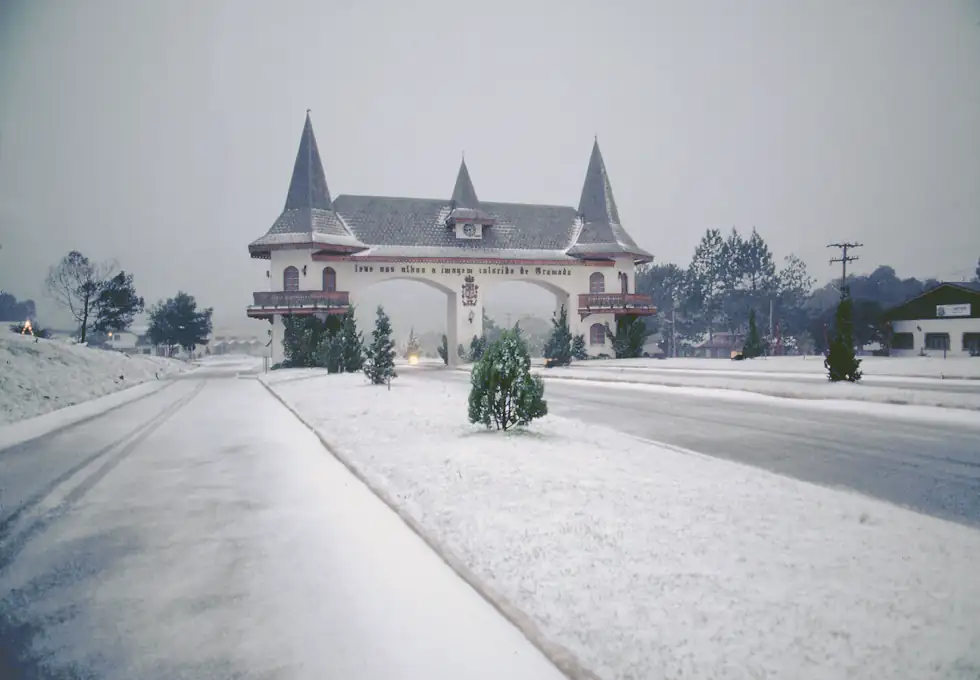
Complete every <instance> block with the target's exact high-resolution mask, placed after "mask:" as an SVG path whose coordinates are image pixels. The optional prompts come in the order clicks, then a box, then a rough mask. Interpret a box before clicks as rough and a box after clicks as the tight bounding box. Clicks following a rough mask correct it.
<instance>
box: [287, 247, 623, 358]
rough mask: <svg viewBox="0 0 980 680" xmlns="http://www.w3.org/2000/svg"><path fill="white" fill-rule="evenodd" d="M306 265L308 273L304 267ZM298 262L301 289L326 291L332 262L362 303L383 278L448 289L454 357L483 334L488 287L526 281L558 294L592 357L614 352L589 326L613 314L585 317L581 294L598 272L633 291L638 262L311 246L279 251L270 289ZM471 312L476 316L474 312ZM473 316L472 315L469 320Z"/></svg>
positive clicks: (608, 285) (340, 284)
mask: <svg viewBox="0 0 980 680" xmlns="http://www.w3.org/2000/svg"><path fill="white" fill-rule="evenodd" d="M304 265H305V266H306V273H305V274H304V273H303V267H304ZM289 266H294V267H296V268H297V269H298V270H299V272H300V274H299V289H300V290H301V291H310V290H321V289H322V280H323V279H322V276H323V269H324V267H328V266H329V267H332V268H333V269H334V271H335V272H336V288H337V290H338V291H347V292H349V293H350V301H351V303H352V304H355V305H356V304H357V303H358V297H359V294H360V293H362V292H363V291H365V290H366V289H368V288H370V287H371V286H373V285H375V284H377V283H381V282H384V281H395V280H411V281H418V282H421V283H424V284H426V285H429V286H432V287H433V288H436V289H437V290H440V291H442V292H443V293H445V294H446V318H447V331H446V335H447V336H448V340H449V347H450V353H449V354H450V358H451V360H452V361H453V362H455V361H456V359H455V357H456V351H455V348H456V347H457V345H458V344H460V343H461V344H463V345H464V346H465V347H469V344H470V341H471V339H472V338H473V336H474V335H477V336H479V335H482V334H483V301H484V297H485V295H486V292H487V290H488V289H489V288H490V287H492V286H494V285H497V284H500V283H504V282H512V281H522V282H526V283H530V284H533V285H537V286H540V287H542V288H545V289H546V290H548V291H550V292H551V293H553V294H554V295H555V298H556V299H555V307H556V309H557V308H558V307H560V306H561V305H562V304H564V305H566V307H567V309H568V322H569V326H570V328H571V331H572V333H573V334H574V335H578V334H584V335H585V338H586V347H587V348H588V350H589V354H590V355H592V356H595V355H598V354H610V355H611V354H612V347H611V343H610V342H609V341H608V340H607V341H606V342H605V343H604V344H603V345H592V344H591V343H590V342H589V329H590V327H591V326H592V324H594V323H602V324H606V323H608V324H609V325H610V327H614V324H615V317H614V315H613V314H591V315H589V316H588V317H586V318H585V319H584V320H583V319H582V318H581V316H580V315H579V314H578V295H579V294H585V293H588V292H589V279H590V276H591V275H592V274H593V273H596V272H601V273H602V275H603V276H604V279H605V292H606V293H620V292H621V286H620V281H619V272H625V273H626V275H627V277H628V290H629V292H630V293H634V292H635V267H634V266H633V262H632V260H630V259H629V258H623V259H620V260H618V261H617V262H616V263H615V266H597V265H590V264H578V263H567V264H534V263H531V264H527V265H523V266H521V265H511V264H508V265H496V264H453V263H441V262H437V261H426V262H366V261H357V260H349V259H335V260H334V259H332V260H320V261H314V260H313V259H312V251H310V250H298V249H297V250H275V251H273V252H272V254H271V259H270V260H269V278H268V282H269V290H270V291H281V290H283V272H284V270H285V269H286V267H289ZM470 276H472V277H473V283H474V284H475V285H476V286H477V293H476V302H475V304H473V305H467V304H464V302H465V301H464V295H463V289H464V286H465V284H466V283H467V277H470ZM470 312H472V315H471V314H470ZM470 316H472V320H471V319H470ZM272 330H273V336H272V337H273V342H272V361H273V362H274V363H275V362H279V361H282V359H283V356H282V332H283V326H282V321H281V318H279V317H277V318H276V320H275V322H274V323H273V326H272Z"/></svg>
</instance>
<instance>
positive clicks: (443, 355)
mask: <svg viewBox="0 0 980 680" xmlns="http://www.w3.org/2000/svg"><path fill="white" fill-rule="evenodd" d="M437 351H438V352H439V358H440V359H442V363H444V364H445V365H446V366H448V365H449V338H447V337H446V334H445V333H443V334H442V344H441V345H439V349H438V350H437Z"/></svg>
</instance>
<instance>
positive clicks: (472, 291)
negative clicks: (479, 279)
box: [463, 276, 480, 307]
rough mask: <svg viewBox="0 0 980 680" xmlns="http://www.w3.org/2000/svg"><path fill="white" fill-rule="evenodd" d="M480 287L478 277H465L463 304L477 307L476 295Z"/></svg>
mask: <svg viewBox="0 0 980 680" xmlns="http://www.w3.org/2000/svg"><path fill="white" fill-rule="evenodd" d="M479 290H480V287H479V286H478V285H476V279H474V278H473V277H472V276H467V277H466V278H465V279H463V306H464V307H476V297H477V293H478V292H479Z"/></svg>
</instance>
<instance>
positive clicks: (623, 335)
mask: <svg viewBox="0 0 980 680" xmlns="http://www.w3.org/2000/svg"><path fill="white" fill-rule="evenodd" d="M605 329H606V337H607V338H609V339H610V340H612V346H613V352H615V354H616V358H617V359H635V358H636V357H639V356H642V355H643V343H645V342H646V339H647V326H646V324H645V323H644V322H643V320H642V319H640V318H639V317H637V316H635V315H631V314H628V315H625V316H620V317H618V318H617V319H616V332H615V333H613V331H612V329H611V328H609V324H605Z"/></svg>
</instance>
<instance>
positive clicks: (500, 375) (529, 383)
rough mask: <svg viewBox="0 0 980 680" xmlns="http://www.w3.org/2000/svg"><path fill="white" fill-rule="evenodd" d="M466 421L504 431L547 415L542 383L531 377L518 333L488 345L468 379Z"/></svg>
mask: <svg viewBox="0 0 980 680" xmlns="http://www.w3.org/2000/svg"><path fill="white" fill-rule="evenodd" d="M470 384H471V389H470V397H469V420H470V422H471V423H481V424H483V425H485V426H486V427H487V428H492V427H496V428H497V429H498V430H507V429H510V428H511V427H514V426H515V425H517V426H523V425H527V424H528V423H530V422H531V421H532V420H533V419H535V418H540V417H542V416H545V415H547V414H548V404H547V402H546V401H545V400H544V381H543V380H542V379H541V377H540V376H532V375H531V356H530V354H529V353H528V350H527V344H526V343H525V342H524V339H523V338H522V337H521V333H520V330H518V329H510V330H505V331H503V332H502V333H501V334H500V338H498V339H497V340H496V341H495V342H492V343H490V346H489V347H487V350H486V351H485V352H484V353H483V357H482V358H481V359H480V361H479V362H477V364H476V366H474V367H473V373H472V375H471V378H470Z"/></svg>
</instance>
